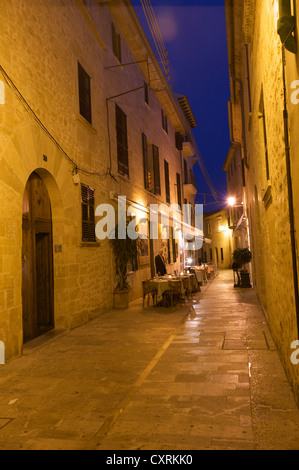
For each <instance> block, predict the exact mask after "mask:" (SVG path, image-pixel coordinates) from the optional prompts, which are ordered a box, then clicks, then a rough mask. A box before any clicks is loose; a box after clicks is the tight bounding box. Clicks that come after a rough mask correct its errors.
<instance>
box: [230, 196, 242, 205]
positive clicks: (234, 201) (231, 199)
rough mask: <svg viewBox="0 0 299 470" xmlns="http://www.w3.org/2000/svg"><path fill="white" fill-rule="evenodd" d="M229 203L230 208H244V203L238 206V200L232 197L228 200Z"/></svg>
mask: <svg viewBox="0 0 299 470" xmlns="http://www.w3.org/2000/svg"><path fill="white" fill-rule="evenodd" d="M227 202H228V205H229V206H230V207H243V206H244V203H243V202H241V203H239V204H237V201H236V198H235V197H232V196H231V197H229V198H228V199H227Z"/></svg>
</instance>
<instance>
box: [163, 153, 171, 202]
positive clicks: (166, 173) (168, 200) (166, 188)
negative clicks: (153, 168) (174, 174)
mask: <svg viewBox="0 0 299 470" xmlns="http://www.w3.org/2000/svg"><path fill="white" fill-rule="evenodd" d="M164 172H165V193H166V202H167V203H168V204H170V185H169V164H168V162H167V161H166V160H164Z"/></svg>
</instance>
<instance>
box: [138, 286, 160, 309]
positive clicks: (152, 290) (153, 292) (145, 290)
mask: <svg viewBox="0 0 299 470" xmlns="http://www.w3.org/2000/svg"><path fill="white" fill-rule="evenodd" d="M142 289H143V308H144V301H145V299H146V296H147V306H148V307H149V301H150V295H151V296H152V299H153V305H155V299H156V300H157V293H158V291H157V289H155V288H153V287H152V286H151V283H150V280H149V279H148V280H146V281H142Z"/></svg>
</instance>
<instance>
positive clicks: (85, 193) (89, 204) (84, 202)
mask: <svg viewBox="0 0 299 470" xmlns="http://www.w3.org/2000/svg"><path fill="white" fill-rule="evenodd" d="M94 205H95V202H94V189H93V188H90V187H89V186H86V185H84V184H81V211H82V241H83V242H94V241H96V237H95V210H94Z"/></svg>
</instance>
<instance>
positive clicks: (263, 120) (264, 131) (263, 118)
mask: <svg viewBox="0 0 299 470" xmlns="http://www.w3.org/2000/svg"><path fill="white" fill-rule="evenodd" d="M259 119H260V120H261V127H262V129H261V132H262V135H263V138H264V151H265V163H266V176H267V180H269V179H270V170H269V154H268V139H267V126H266V115H265V105H264V92H263V89H262V91H261V98H260V109H259Z"/></svg>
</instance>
